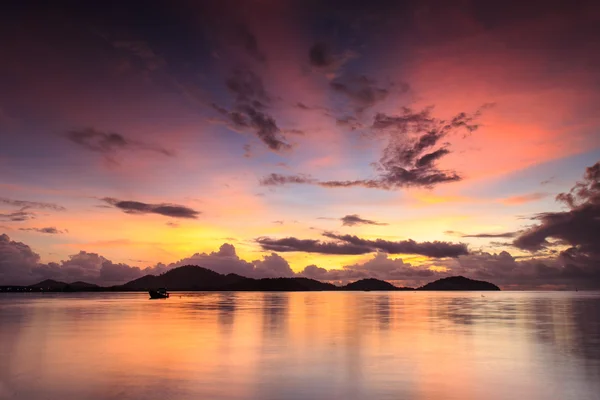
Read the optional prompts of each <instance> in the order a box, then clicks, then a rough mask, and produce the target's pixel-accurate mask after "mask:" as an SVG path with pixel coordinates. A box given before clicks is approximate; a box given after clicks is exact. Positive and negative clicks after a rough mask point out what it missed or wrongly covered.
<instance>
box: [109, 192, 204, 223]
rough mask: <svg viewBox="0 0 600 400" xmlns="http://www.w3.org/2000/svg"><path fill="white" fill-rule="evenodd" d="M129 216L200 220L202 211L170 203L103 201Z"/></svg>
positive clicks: (110, 199) (111, 199)
mask: <svg viewBox="0 0 600 400" xmlns="http://www.w3.org/2000/svg"><path fill="white" fill-rule="evenodd" d="M102 200H103V201H105V202H106V203H108V204H110V205H112V206H113V207H116V208H118V209H120V210H122V211H123V212H125V213H127V214H160V215H164V216H167V217H172V218H192V219H195V218H198V216H199V215H200V211H196V210H194V209H192V208H189V207H186V206H181V205H177V204H170V203H159V204H150V203H142V202H141V201H133V200H118V199H113V198H111V197H105V198H104V199H102Z"/></svg>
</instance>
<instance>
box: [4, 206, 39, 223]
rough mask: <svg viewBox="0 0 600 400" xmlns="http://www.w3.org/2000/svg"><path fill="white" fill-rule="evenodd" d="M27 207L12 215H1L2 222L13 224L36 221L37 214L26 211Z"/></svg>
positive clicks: (11, 213)
mask: <svg viewBox="0 0 600 400" xmlns="http://www.w3.org/2000/svg"><path fill="white" fill-rule="evenodd" d="M26 210H27V207H24V208H22V209H20V210H19V211H14V212H10V213H0V220H1V221H12V222H22V221H27V220H29V219H34V218H35V214H34V213H32V212H29V211H26Z"/></svg>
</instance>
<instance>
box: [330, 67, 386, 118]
mask: <svg viewBox="0 0 600 400" xmlns="http://www.w3.org/2000/svg"><path fill="white" fill-rule="evenodd" d="M329 86H330V88H331V89H332V90H333V91H334V92H335V93H339V94H342V95H344V96H345V97H346V98H347V99H349V100H350V101H351V102H352V103H353V105H354V108H355V111H356V112H362V111H364V110H365V109H367V108H369V107H372V106H374V105H375V104H377V103H379V102H381V101H383V100H385V99H386V97H387V96H388V95H389V93H390V92H389V89H388V88H382V87H379V86H377V82H376V81H374V80H372V79H369V78H367V77H366V76H364V75H361V76H359V77H356V78H347V77H346V78H336V79H334V80H333V81H331V82H330V84H329Z"/></svg>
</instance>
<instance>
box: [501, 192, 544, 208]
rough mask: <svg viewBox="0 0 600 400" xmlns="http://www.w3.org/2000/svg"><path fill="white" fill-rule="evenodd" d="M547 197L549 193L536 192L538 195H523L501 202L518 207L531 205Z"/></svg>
mask: <svg viewBox="0 0 600 400" xmlns="http://www.w3.org/2000/svg"><path fill="white" fill-rule="evenodd" d="M545 197H548V193H538V192H536V193H528V194H523V195H519V196H512V197H507V198H505V199H502V200H500V201H501V202H502V203H504V204H507V205H518V204H524V203H531V202H533V201H538V200H541V199H543V198H545Z"/></svg>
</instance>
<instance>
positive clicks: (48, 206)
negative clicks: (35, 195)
mask: <svg viewBox="0 0 600 400" xmlns="http://www.w3.org/2000/svg"><path fill="white" fill-rule="evenodd" d="M0 203H3V204H7V205H9V206H15V207H20V208H34V209H40V210H53V211H65V210H66V208H64V207H63V206H59V205H58V204H53V203H45V202H42V201H26V200H12V199H7V198H5V197H0Z"/></svg>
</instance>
